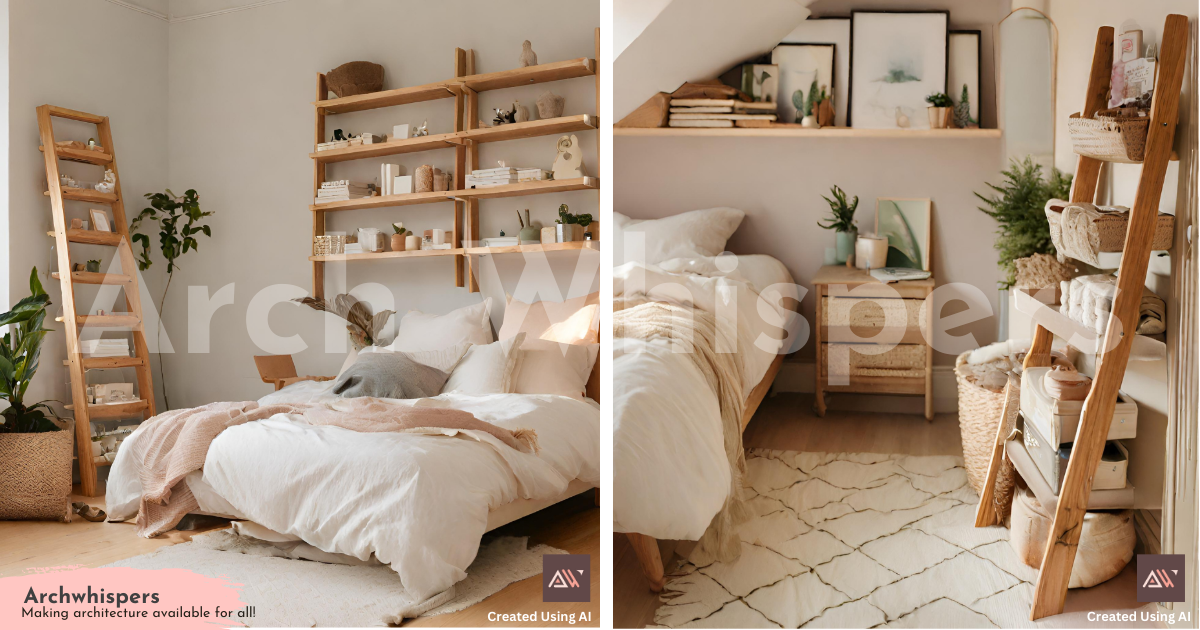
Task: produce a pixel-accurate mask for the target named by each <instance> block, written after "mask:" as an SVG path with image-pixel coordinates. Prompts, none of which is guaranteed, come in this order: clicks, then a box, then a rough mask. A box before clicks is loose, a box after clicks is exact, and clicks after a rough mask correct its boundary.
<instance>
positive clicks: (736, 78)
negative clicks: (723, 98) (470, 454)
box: [721, 55, 779, 103]
mask: <svg viewBox="0 0 1200 630" xmlns="http://www.w3.org/2000/svg"><path fill="white" fill-rule="evenodd" d="M763 57H766V55H763ZM778 76H779V68H778V67H776V66H775V65H773V64H768V63H740V64H738V65H736V66H734V67H732V68H730V69H729V70H727V71H726V72H725V73H724V74H722V75H721V82H722V83H724V84H725V85H728V86H731V87H735V88H737V89H739V90H741V91H743V92H745V93H746V95H747V96H749V97H750V98H751V99H753V100H754V102H755V103H774V102H776V100H777V99H776V97H777V96H778V93H779V79H778V78H777V77H778Z"/></svg>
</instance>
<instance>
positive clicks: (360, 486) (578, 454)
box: [107, 381, 600, 598]
mask: <svg viewBox="0 0 1200 630" xmlns="http://www.w3.org/2000/svg"><path fill="white" fill-rule="evenodd" d="M330 386H331V383H328V382H327V383H314V382H311V381H309V382H302V383H297V384H296V385H293V386H291V387H289V388H285V389H284V390H281V391H279V392H276V393H274V394H271V395H269V396H266V397H264V398H263V399H261V401H262V402H264V403H270V402H282V401H292V402H311V401H316V400H327V399H329V398H330V396H329V395H328V390H329V388H330ZM395 402H396V403H397V404H404V405H411V404H419V405H428V406H446V407H452V408H455V409H462V410H464V411H469V412H471V413H473V414H475V416H476V417H477V418H479V419H481V420H485V421H488V422H491V423H493V424H496V425H498V426H503V427H506V428H510V429H517V428H529V429H534V430H535V431H537V435H538V443H539V446H540V447H541V451H540V452H539V453H538V454H536V455H531V454H525V453H520V452H518V451H515V450H513V449H511V448H507V447H505V446H503V444H502V443H500V442H499V441H498V440H496V439H495V438H493V437H492V436H491V435H489V434H487V433H484V432H477V431H470V432H463V433H462V434H460V435H458V436H455V437H446V436H429V435H416V434H405V433H356V432H353V431H348V430H346V429H341V428H338V427H329V426H312V425H309V424H307V423H305V422H303V421H302V419H300V418H299V417H291V416H289V415H287V414H277V415H275V416H272V417H271V418H269V419H267V420H263V421H259V422H251V423H247V424H243V425H239V426H236V427H232V428H230V429H228V430H226V431H225V432H223V433H222V434H221V435H219V436H217V438H216V439H215V440H214V441H213V443H212V445H211V446H210V448H209V452H208V456H207V458H206V459H205V464H204V470H203V475H202V476H201V475H200V474H199V473H193V476H190V477H189V478H188V483H189V487H191V488H192V489H193V492H194V493H195V494H196V497H197V501H198V502H199V503H200V509H201V511H204V512H207V513H215V514H227V515H230V516H235V517H239V518H244V519H247V520H251V521H253V522H255V523H258V524H259V525H262V526H264V527H267V528H269V529H271V530H274V531H276V532H279V533H283V534H290V535H294V536H298V537H300V538H301V539H303V540H304V541H305V542H307V543H309V544H311V545H313V546H314V547H317V548H318V549H321V550H322V551H326V552H330V553H340V554H346V555H349V556H353V557H355V558H359V559H361V560H366V559H368V558H370V557H371V555H372V554H374V556H375V557H376V558H377V559H378V560H379V561H380V562H383V563H385V564H389V565H391V567H392V569H393V570H395V571H396V572H397V573H398V574H399V575H400V577H401V579H402V581H403V583H404V585H405V587H406V588H407V589H408V590H409V591H410V592H412V593H413V594H414V595H415V596H416V597H419V598H427V597H430V596H433V595H436V594H437V593H440V592H442V591H444V590H445V589H447V588H449V587H450V586H452V585H453V584H454V583H455V582H458V581H459V580H462V579H463V578H465V577H466V572H465V570H466V568H467V566H468V565H470V564H471V561H472V560H474V558H475V553H476V552H477V550H478V548H479V542H480V539H481V537H482V536H483V534H484V533H485V531H486V529H487V519H488V512H489V511H490V510H491V509H494V508H496V507H499V506H502V505H505V504H508V503H511V502H512V501H515V500H517V499H535V500H540V499H548V498H553V497H557V496H559V495H561V494H562V493H563V492H565V491H566V489H567V485H568V484H569V483H570V482H571V481H572V480H575V479H579V480H581V481H584V482H586V483H589V484H592V485H595V486H598V485H599V483H600V413H599V405H597V404H596V403H595V402H593V401H591V400H586V401H579V400H574V399H571V398H567V397H563V396H543V395H521V394H498V395H493V396H481V397H472V396H463V395H457V394H443V395H441V396H438V397H437V398H426V399H420V400H413V401H395ZM138 435H139V433H138V432H135V433H134V434H133V435H131V436H130V437H129V438H127V439H128V440H136V439H137V437H138ZM126 446H129V445H128V444H127V445H126ZM131 450H132V449H128V448H123V449H121V451H120V454H119V455H118V457H117V461H116V462H114V463H113V467H112V470H111V471H110V481H109V490H108V496H107V505H108V509H109V510H110V516H111V518H113V519H127V518H132V517H133V516H134V515H136V512H137V503H138V496H139V495H140V492H141V488H140V483H139V482H138V480H137V478H136V476H134V475H133V474H132V473H133V465H132V462H127V461H125V458H124V457H122V455H124V454H125V453H128V452H131ZM131 507H132V512H130V508H131Z"/></svg>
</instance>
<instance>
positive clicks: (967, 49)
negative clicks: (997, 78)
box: [946, 29, 983, 128]
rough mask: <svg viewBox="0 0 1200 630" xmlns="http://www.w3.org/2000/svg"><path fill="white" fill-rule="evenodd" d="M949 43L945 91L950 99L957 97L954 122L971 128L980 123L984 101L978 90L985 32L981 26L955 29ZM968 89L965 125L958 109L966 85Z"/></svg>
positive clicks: (961, 126)
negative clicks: (978, 27) (981, 29)
mask: <svg viewBox="0 0 1200 630" xmlns="http://www.w3.org/2000/svg"><path fill="white" fill-rule="evenodd" d="M949 38H950V39H949V44H948V48H947V54H948V55H949V57H947V66H946V95H947V96H949V97H950V100H952V101H954V105H955V110H954V122H955V126H956V127H960V128H968V127H970V126H971V125H974V126H976V127H978V126H979V125H980V122H979V121H980V118H979V113H980V107H981V105H982V102H981V101H980V99H981V96H980V93H979V90H980V86H981V85H983V80H982V72H981V70H980V68H981V66H982V64H981V63H980V58H981V51H982V50H983V44H982V41H983V33H982V32H981V31H979V30H959V29H955V30H952V31H950V33H949ZM964 88H966V91H967V96H968V99H967V102H968V105H969V107H968V108H967V112H966V115H967V119H968V120H969V121H970V122H968V123H967V124H966V125H964V124H962V118H963V117H962V115H961V114H960V112H959V109H958V105H959V103H960V102H962V93H963V89H964Z"/></svg>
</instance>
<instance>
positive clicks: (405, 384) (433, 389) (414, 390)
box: [333, 352, 450, 398]
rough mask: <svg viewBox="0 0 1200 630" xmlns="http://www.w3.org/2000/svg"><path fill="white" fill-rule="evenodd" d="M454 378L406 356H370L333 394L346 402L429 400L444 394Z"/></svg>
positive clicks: (343, 376) (346, 374) (343, 378)
mask: <svg viewBox="0 0 1200 630" xmlns="http://www.w3.org/2000/svg"><path fill="white" fill-rule="evenodd" d="M448 378H450V375H449V374H447V373H445V372H443V371H441V370H439V369H437V368H433V367H429V366H428V365H425V364H423V363H418V362H416V361H415V360H413V359H412V358H411V357H409V356H408V355H407V354H405V353H403V352H370V353H367V354H360V355H358V359H356V360H355V361H354V364H353V365H351V366H350V367H349V368H347V369H346V371H345V372H342V374H341V375H339V376H338V377H337V380H335V381H334V382H333V393H335V394H337V395H339V396H341V397H342V398H360V397H364V396H370V397H373V398H429V397H431V396H437V395H438V394H440V393H442V386H444V385H445V384H446V379H448Z"/></svg>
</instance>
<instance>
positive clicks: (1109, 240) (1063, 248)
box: [1045, 200, 1175, 267]
mask: <svg viewBox="0 0 1200 630" xmlns="http://www.w3.org/2000/svg"><path fill="white" fill-rule="evenodd" d="M1045 212H1046V221H1047V223H1048V224H1049V227H1050V240H1051V242H1053V243H1054V247H1055V249H1056V250H1058V253H1059V254H1061V255H1064V256H1068V257H1070V258H1074V259H1075V260H1078V261H1080V262H1085V263H1088V264H1089V265H1092V266H1094V267H1098V266H1099V265H1100V258H1099V255H1100V254H1101V253H1103V252H1120V251H1124V249H1125V233H1126V232H1127V231H1128V229H1129V208H1125V207H1123V206H1096V205H1093V204H1090V203H1086V202H1071V203H1062V202H1056V201H1054V200H1051V201H1050V202H1048V203H1047V204H1046V208H1045ZM1174 231H1175V217H1174V216H1172V215H1169V214H1166V213H1163V212H1160V213H1158V216H1157V218H1156V220H1155V224H1154V237H1153V240H1152V241H1151V243H1150V248H1151V249H1153V250H1165V249H1170V248H1171V245H1172V244H1173V243H1174V240H1175V236H1174Z"/></svg>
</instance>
